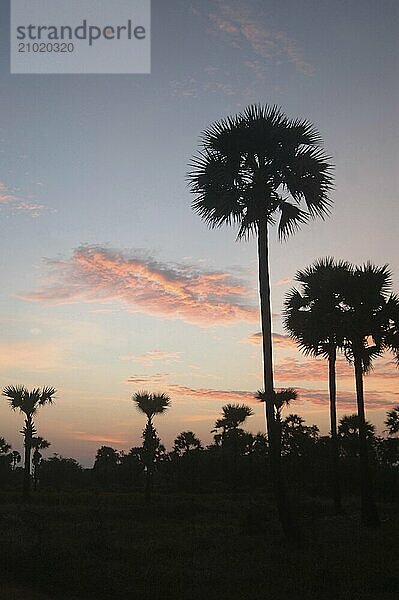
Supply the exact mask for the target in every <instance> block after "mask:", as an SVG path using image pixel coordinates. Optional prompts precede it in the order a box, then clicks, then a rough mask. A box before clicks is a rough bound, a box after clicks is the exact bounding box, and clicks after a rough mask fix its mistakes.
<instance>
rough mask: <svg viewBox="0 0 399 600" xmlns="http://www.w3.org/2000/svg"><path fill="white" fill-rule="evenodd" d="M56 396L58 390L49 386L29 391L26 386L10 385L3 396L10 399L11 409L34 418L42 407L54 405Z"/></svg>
mask: <svg viewBox="0 0 399 600" xmlns="http://www.w3.org/2000/svg"><path fill="white" fill-rule="evenodd" d="M55 394H56V390H55V389H54V388H53V387H47V386H45V387H43V388H42V389H40V388H34V389H33V390H31V391H29V390H28V389H27V388H26V387H25V386H24V385H15V386H14V385H8V386H7V387H5V388H4V390H3V396H6V398H8V400H9V404H10V406H11V408H12V409H13V410H19V411H20V412H22V413H24V414H25V415H26V416H27V417H32V416H33V415H34V414H35V413H36V412H37V409H38V408H39V407H40V406H44V405H45V404H52V403H53V401H54V395H55Z"/></svg>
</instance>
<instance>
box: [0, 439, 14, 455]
mask: <svg viewBox="0 0 399 600" xmlns="http://www.w3.org/2000/svg"><path fill="white" fill-rule="evenodd" d="M10 450H11V445H10V444H9V443H8V442H6V440H5V439H4V438H3V437H0V454H8V452H9V451H10Z"/></svg>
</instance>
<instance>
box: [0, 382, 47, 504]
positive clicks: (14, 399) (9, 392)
mask: <svg viewBox="0 0 399 600" xmlns="http://www.w3.org/2000/svg"><path fill="white" fill-rule="evenodd" d="M55 394H56V390H55V389H54V388H53V387H47V386H46V387H43V388H42V389H40V388H34V389H33V390H31V391H29V390H28V389H27V388H26V387H25V386H24V385H16V386H14V385H9V386H7V387H5V388H4V390H3V396H5V397H6V398H7V399H8V401H9V404H10V406H11V408H12V410H19V411H20V412H21V413H23V414H24V415H25V423H24V427H23V429H22V431H21V433H22V435H23V436H24V453H25V461H24V480H23V497H24V499H25V500H27V499H29V496H30V469H31V450H32V440H33V437H34V436H35V434H36V429H35V424H34V421H33V417H34V416H35V414H36V413H37V411H38V409H39V408H40V407H41V406H44V405H45V404H52V403H53V401H54V396H55Z"/></svg>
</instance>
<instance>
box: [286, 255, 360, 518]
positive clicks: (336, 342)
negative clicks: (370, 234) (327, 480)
mask: <svg viewBox="0 0 399 600" xmlns="http://www.w3.org/2000/svg"><path fill="white" fill-rule="evenodd" d="M352 269H353V267H352V265H350V264H349V263H348V262H344V261H338V262H336V261H335V260H334V259H333V258H330V257H328V258H323V259H320V260H317V261H315V262H314V263H313V264H312V265H310V267H308V268H307V269H304V270H303V271H298V272H297V273H296V275H295V277H294V279H295V281H297V282H298V283H299V284H301V290H297V289H296V288H293V289H292V290H291V291H290V292H289V293H288V294H287V296H286V299H285V303H284V311H283V320H284V327H285V329H286V330H287V331H288V333H289V335H290V336H291V338H292V339H294V340H295V341H296V342H297V343H298V346H299V348H300V349H301V350H302V352H303V353H304V354H306V355H311V356H322V357H323V358H325V359H327V361H328V387H329V398H330V428H331V464H332V469H331V475H332V495H333V502H334V508H335V512H336V513H337V514H339V513H341V512H342V497H341V486H340V480H339V448H338V438H337V408H336V395H337V392H336V390H337V386H336V360H337V350H338V349H339V348H342V346H343V340H344V331H343V321H342V305H341V296H340V290H342V286H343V284H344V281H346V277H347V275H348V272H350V271H351V270H352Z"/></svg>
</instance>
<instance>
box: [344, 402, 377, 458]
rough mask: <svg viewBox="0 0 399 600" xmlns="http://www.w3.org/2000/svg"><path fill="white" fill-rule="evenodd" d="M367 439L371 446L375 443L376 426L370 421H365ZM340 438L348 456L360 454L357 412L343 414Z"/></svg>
mask: <svg viewBox="0 0 399 600" xmlns="http://www.w3.org/2000/svg"><path fill="white" fill-rule="evenodd" d="M365 429H366V439H367V444H368V446H369V447H372V446H373V445H374V444H375V441H376V439H375V427H374V425H373V424H372V423H370V422H369V421H366V423H365ZM338 438H339V440H340V443H341V448H342V451H343V453H344V455H346V456H350V457H351V456H352V457H354V456H359V417H358V415H357V414H356V413H354V414H352V415H343V417H341V418H340V420H339V424H338Z"/></svg>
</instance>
